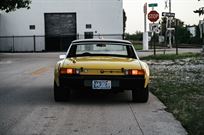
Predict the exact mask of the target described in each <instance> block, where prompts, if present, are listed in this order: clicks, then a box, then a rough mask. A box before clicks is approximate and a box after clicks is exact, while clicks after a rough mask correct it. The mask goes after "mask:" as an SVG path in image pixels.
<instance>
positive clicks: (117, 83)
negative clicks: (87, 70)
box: [59, 75, 145, 91]
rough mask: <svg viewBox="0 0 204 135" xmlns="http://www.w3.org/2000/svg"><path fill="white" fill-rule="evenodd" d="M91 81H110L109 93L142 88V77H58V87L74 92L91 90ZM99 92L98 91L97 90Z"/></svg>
mask: <svg viewBox="0 0 204 135" xmlns="http://www.w3.org/2000/svg"><path fill="white" fill-rule="evenodd" d="M93 80H110V81H111V86H112V87H111V89H110V90H111V91H122V90H136V89H142V88H144V83H145V79H144V76H91V75H89V76H77V75H76V76H69V75H63V76H60V77H59V82H60V86H61V87H64V88H70V89H74V90H82V89H83V90H84V89H88V90H92V81H93ZM99 91H100V90H99Z"/></svg>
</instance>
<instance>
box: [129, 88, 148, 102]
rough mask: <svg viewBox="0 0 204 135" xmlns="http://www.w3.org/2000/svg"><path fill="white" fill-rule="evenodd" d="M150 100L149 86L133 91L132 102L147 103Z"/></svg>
mask: <svg viewBox="0 0 204 135" xmlns="http://www.w3.org/2000/svg"><path fill="white" fill-rule="evenodd" d="M148 99H149V89H148V86H147V87H146V88H144V89H140V90H132V101H133V102H138V103H146V102H147V101H148Z"/></svg>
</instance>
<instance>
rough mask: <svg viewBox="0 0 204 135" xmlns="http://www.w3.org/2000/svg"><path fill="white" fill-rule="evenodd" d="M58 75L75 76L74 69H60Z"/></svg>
mask: <svg viewBox="0 0 204 135" xmlns="http://www.w3.org/2000/svg"><path fill="white" fill-rule="evenodd" d="M60 74H70V75H71V74H75V69H73V68H61V69H60Z"/></svg>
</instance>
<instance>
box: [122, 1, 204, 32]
mask: <svg viewBox="0 0 204 135" xmlns="http://www.w3.org/2000/svg"><path fill="white" fill-rule="evenodd" d="M165 1H166V0H123V7H124V9H125V12H126V15H127V22H126V25H127V26H126V32H128V33H135V32H136V31H144V13H143V6H144V3H145V2H147V3H148V4H149V3H158V7H156V8H155V10H157V11H158V12H159V13H160V16H161V13H162V12H168V9H165ZM171 1H172V12H173V13H175V14H176V18H178V19H181V20H182V21H184V23H185V24H188V25H189V24H190V25H193V24H198V22H199V20H202V19H203V18H204V15H202V16H200V17H199V15H198V14H195V13H194V12H193V11H194V10H196V9H199V8H200V7H204V0H200V1H198V0H171ZM150 10H151V8H149V7H148V12H149V11H150ZM147 23H149V21H148V20H147ZM148 27H149V25H147V28H148Z"/></svg>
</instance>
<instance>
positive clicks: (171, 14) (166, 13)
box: [162, 12, 175, 17]
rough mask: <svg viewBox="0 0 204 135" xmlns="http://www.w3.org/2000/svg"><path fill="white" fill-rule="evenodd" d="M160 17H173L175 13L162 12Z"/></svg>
mask: <svg viewBox="0 0 204 135" xmlns="http://www.w3.org/2000/svg"><path fill="white" fill-rule="evenodd" d="M162 16H167V17H175V13H170V12H162Z"/></svg>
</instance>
